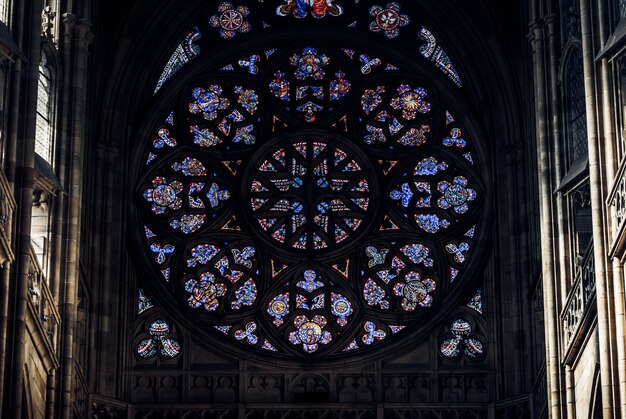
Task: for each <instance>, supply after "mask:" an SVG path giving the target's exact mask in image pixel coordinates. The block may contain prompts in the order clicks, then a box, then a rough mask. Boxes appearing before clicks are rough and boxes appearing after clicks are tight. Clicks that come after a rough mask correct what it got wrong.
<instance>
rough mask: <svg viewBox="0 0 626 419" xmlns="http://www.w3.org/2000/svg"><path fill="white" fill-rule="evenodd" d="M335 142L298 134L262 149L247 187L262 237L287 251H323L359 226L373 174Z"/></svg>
mask: <svg viewBox="0 0 626 419" xmlns="http://www.w3.org/2000/svg"><path fill="white" fill-rule="evenodd" d="M338 141H340V140H339V138H332V137H328V136H324V135H320V134H316V133H308V134H299V135H296V136H295V137H292V138H291V139H279V140H278V141H276V142H272V143H271V144H270V145H271V147H270V148H269V149H267V150H265V149H263V150H262V151H261V153H260V154H259V156H258V157H259V158H258V159H257V161H256V162H255V163H253V164H252V168H253V169H252V170H251V172H250V173H249V177H248V179H247V182H246V186H247V188H246V190H249V191H250V195H249V196H250V198H249V206H250V209H251V210H252V216H253V218H254V219H255V221H256V223H257V224H258V227H260V230H261V234H262V235H266V236H267V237H270V238H271V239H272V241H273V242H276V243H280V244H282V245H284V246H285V247H286V248H288V249H291V250H294V249H295V250H311V249H313V250H323V249H329V248H330V249H332V248H336V247H338V246H340V245H341V244H342V243H344V242H346V241H348V240H349V239H350V238H351V237H352V236H354V235H355V234H357V233H358V232H360V231H361V230H362V226H363V224H364V222H365V221H366V220H367V219H368V215H371V213H372V212H373V211H372V210H371V205H372V196H371V190H370V185H373V184H374V182H375V178H374V177H373V176H372V170H371V168H370V167H369V165H368V164H367V160H366V159H364V158H361V156H360V154H359V153H358V152H356V150H354V147H353V146H351V145H350V144H349V142H347V141H345V140H343V144H341V143H339V144H338ZM346 150H347V151H346Z"/></svg>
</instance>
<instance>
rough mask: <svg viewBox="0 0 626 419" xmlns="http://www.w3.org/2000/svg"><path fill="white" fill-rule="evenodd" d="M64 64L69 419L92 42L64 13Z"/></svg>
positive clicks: (64, 394) (63, 402)
mask: <svg viewBox="0 0 626 419" xmlns="http://www.w3.org/2000/svg"><path fill="white" fill-rule="evenodd" d="M63 25H64V28H63V31H64V34H63V42H64V47H65V48H64V53H65V55H64V63H65V71H66V73H65V74H67V77H66V79H65V81H66V83H67V84H70V85H71V86H72V88H71V89H69V90H68V91H67V94H68V95H69V97H68V101H69V103H71V104H72V107H71V108H69V109H64V114H63V118H64V119H65V121H64V122H65V123H64V125H65V128H66V131H65V132H62V133H60V138H62V139H61V141H63V142H65V143H66V144H67V156H68V159H67V166H66V167H65V168H64V170H65V172H66V173H67V183H66V185H65V187H66V191H67V193H68V198H67V219H66V225H67V236H66V237H65V243H64V244H65V248H66V252H67V253H66V258H65V278H64V280H65V281H64V283H63V284H62V285H61V287H62V288H63V290H64V292H63V295H64V301H63V305H62V307H61V312H62V314H63V319H64V323H63V329H62V334H63V346H62V352H61V368H62V371H61V377H60V380H61V384H60V391H61V395H60V417H61V418H64V419H69V418H70V417H72V400H73V385H72V381H73V375H74V330H75V327H76V310H77V306H78V301H77V299H78V281H79V280H80V278H79V263H78V261H79V256H80V222H81V203H82V199H83V197H82V187H83V185H82V181H83V140H84V136H85V115H86V108H87V106H86V105H87V94H86V90H87V64H88V47H89V44H90V42H91V33H90V24H89V23H88V22H87V21H85V20H83V19H78V18H77V17H76V16H74V15H72V14H69V13H66V14H64V15H63Z"/></svg>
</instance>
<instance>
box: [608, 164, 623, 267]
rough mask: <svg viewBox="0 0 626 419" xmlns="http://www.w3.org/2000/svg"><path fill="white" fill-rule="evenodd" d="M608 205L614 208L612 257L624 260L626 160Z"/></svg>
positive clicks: (615, 182) (614, 184)
mask: <svg viewBox="0 0 626 419" xmlns="http://www.w3.org/2000/svg"><path fill="white" fill-rule="evenodd" d="M606 204H607V205H608V206H609V207H610V208H612V214H611V217H612V221H613V223H612V224H613V226H612V227H613V228H612V232H611V233H612V242H613V245H612V247H611V250H610V256H611V257H617V258H619V259H621V260H624V256H625V250H626V159H624V160H622V162H621V163H620V167H619V170H618V171H617V174H616V176H615V181H614V183H613V187H612V188H611V193H610V194H609V196H608V198H607V200H606Z"/></svg>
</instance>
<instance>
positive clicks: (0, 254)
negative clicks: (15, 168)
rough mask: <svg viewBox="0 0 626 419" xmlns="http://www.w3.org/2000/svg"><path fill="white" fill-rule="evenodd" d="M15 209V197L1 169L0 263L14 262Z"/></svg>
mask: <svg viewBox="0 0 626 419" xmlns="http://www.w3.org/2000/svg"><path fill="white" fill-rule="evenodd" d="M14 211H15V198H13V193H12V192H11V188H10V186H9V182H8V181H7V178H6V176H5V175H4V172H3V171H2V170H0V263H4V262H6V261H9V262H12V261H13V259H14V256H13V251H12V250H11V225H12V222H13V212H14Z"/></svg>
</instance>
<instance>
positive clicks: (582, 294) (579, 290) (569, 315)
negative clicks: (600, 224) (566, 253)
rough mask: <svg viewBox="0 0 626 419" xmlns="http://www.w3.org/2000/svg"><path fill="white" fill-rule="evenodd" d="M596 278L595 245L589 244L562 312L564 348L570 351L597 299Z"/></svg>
mask: <svg viewBox="0 0 626 419" xmlns="http://www.w3.org/2000/svg"><path fill="white" fill-rule="evenodd" d="M595 295H596V280H595V270H594V258H593V245H591V246H589V249H587V252H586V253H585V256H584V258H583V259H582V262H581V263H580V265H579V266H578V268H577V269H576V280H575V281H574V285H573V286H572V289H571V290H570V292H569V296H568V298H567V302H566V303H565V307H564V308H563V311H562V313H561V325H562V330H561V333H562V338H563V341H562V343H563V349H564V351H565V352H567V351H569V349H570V346H571V344H572V342H573V341H574V338H575V337H576V334H577V332H578V329H579V328H580V325H581V323H582V322H583V319H584V317H585V314H586V313H587V311H588V309H589V308H590V307H591V306H592V304H593V303H594V301H595Z"/></svg>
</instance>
